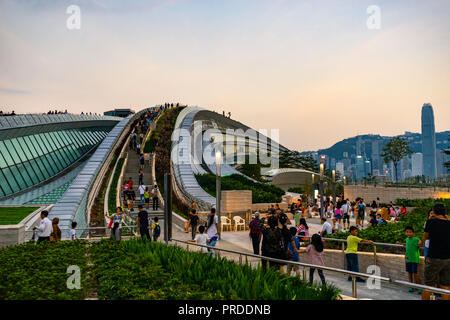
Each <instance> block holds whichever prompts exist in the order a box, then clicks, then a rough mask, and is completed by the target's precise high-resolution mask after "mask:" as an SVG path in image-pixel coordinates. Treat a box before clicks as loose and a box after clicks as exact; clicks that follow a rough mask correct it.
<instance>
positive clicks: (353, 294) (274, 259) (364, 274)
mask: <svg viewBox="0 0 450 320" xmlns="http://www.w3.org/2000/svg"><path fill="white" fill-rule="evenodd" d="M170 240H171V241H175V242H179V243H183V244H187V245H193V246H197V247H202V248H208V249H211V250H218V251H223V252H229V253H233V254H238V255H239V256H240V257H241V256H247V257H254V258H259V259H262V260H266V261H273V262H277V263H282V264H283V265H285V264H289V265H298V266H301V267H303V269H304V270H303V278H304V280H306V267H308V268H314V269H320V270H326V271H331V272H336V273H341V274H345V275H349V276H351V277H352V297H353V298H357V289H356V288H357V287H356V277H361V278H366V279H367V278H371V279H378V280H380V281H384V282H388V283H396V284H400V285H402V286H410V287H415V288H419V289H423V290H427V291H431V292H435V293H442V294H450V290H445V289H441V288H435V287H430V286H425V285H419V284H414V283H409V282H406V281H400V280H392V279H390V278H387V277H382V276H377V275H373V274H366V273H361V272H354V271H349V270H344V269H338V268H332V267H326V266H320V265H314V264H308V263H303V262H297V261H288V260H282V259H276V258H271V257H267V256H262V255H256V254H253V253H247V252H241V251H235V250H231V249H223V248H216V247H211V246H205V245H200V244H197V243H192V242H189V241H183V240H178V239H173V238H172V239H170ZM240 260H241V259H240Z"/></svg>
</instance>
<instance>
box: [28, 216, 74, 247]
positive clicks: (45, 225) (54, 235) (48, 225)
mask: <svg viewBox="0 0 450 320" xmlns="http://www.w3.org/2000/svg"><path fill="white" fill-rule="evenodd" d="M76 227H77V223H76V222H75V221H73V222H72V228H71V229H70V240H72V241H73V240H75V239H76V238H77V234H76V232H75V229H76ZM34 232H35V233H36V234H37V241H36V242H37V243H41V242H44V241H49V242H52V243H54V242H58V241H61V235H62V233H61V229H60V228H59V218H58V217H55V218H53V219H52V220H50V219H49V218H48V211H47V210H42V211H41V221H40V222H39V225H38V226H37V227H33V239H34V238H35V236H34V235H35V233H34Z"/></svg>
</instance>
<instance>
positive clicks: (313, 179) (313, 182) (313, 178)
mask: <svg viewBox="0 0 450 320" xmlns="http://www.w3.org/2000/svg"><path fill="white" fill-rule="evenodd" d="M312 183H313V184H314V173H313V174H312Z"/></svg>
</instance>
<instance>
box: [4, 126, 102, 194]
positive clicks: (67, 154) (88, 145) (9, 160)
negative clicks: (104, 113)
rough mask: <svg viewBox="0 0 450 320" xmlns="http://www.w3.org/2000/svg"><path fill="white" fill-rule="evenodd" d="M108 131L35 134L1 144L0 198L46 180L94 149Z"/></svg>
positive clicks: (79, 130)
mask: <svg viewBox="0 0 450 320" xmlns="http://www.w3.org/2000/svg"><path fill="white" fill-rule="evenodd" d="M109 130H110V128H106V127H99V128H82V129H70V130H60V131H53V132H45V133H36V134H31V135H27V136H23V137H15V138H11V139H6V140H1V141H0V198H1V197H4V196H8V195H10V194H13V193H16V192H19V191H21V190H24V189H27V188H30V187H32V186H34V185H36V184H39V183H41V182H43V181H45V180H48V179H50V178H52V177H54V176H55V175H57V174H58V173H60V172H61V171H63V170H64V169H66V168H67V167H69V166H70V165H72V164H73V163H75V162H76V161H77V160H78V159H80V158H81V157H82V156H83V155H85V154H86V153H87V152H88V151H89V150H91V149H92V148H93V147H95V146H97V145H98V144H99V143H100V142H101V141H102V140H103V139H104V138H105V137H106V136H107V135H108V132H109Z"/></svg>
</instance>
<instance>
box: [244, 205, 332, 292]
mask: <svg viewBox="0 0 450 320" xmlns="http://www.w3.org/2000/svg"><path fill="white" fill-rule="evenodd" d="M271 209H272V208H271ZM288 221H289V219H288V216H287V215H286V214H285V213H284V212H282V210H281V209H279V206H278V205H275V206H274V207H273V210H270V211H269V213H268V215H267V219H266V218H260V214H259V212H256V213H255V217H254V219H253V220H252V221H251V222H250V224H249V229H250V238H251V240H252V245H253V252H254V254H258V255H259V254H260V247H261V254H262V256H265V257H269V258H274V259H278V260H280V261H278V262H275V261H270V260H269V261H267V260H266V259H264V258H262V267H263V269H264V270H266V269H267V264H268V265H269V266H270V267H275V268H278V269H279V270H280V272H281V273H284V269H285V266H286V265H287V267H286V272H287V274H288V275H290V274H291V273H292V271H294V272H295V273H296V274H297V275H298V276H299V275H300V271H299V267H298V265H293V264H289V263H288V261H292V262H299V261H300V254H306V255H307V256H308V261H309V263H310V264H314V265H318V266H323V265H324V262H323V243H322V238H321V236H320V235H319V234H314V235H313V236H312V238H311V242H310V244H309V245H307V246H306V247H301V242H303V241H305V240H307V239H306V237H308V238H309V227H308V225H307V223H306V220H305V219H304V218H301V219H300V221H299V222H300V223H299V226H298V227H290V228H288V224H290V223H288ZM283 261H286V262H283ZM314 272H315V268H311V269H310V273H309V281H310V282H311V283H312V282H313V280H314ZM318 274H319V277H320V279H321V281H322V283H323V284H325V277H324V275H323V272H322V270H320V269H318Z"/></svg>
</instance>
